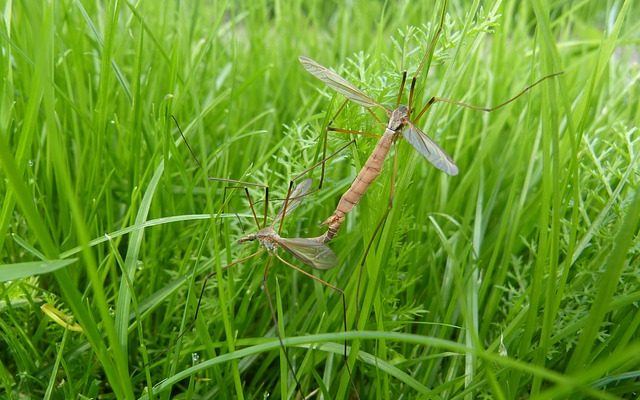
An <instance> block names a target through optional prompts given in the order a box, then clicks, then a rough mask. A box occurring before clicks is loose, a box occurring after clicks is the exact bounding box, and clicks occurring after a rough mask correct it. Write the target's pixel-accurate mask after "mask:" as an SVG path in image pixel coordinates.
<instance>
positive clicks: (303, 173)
mask: <svg viewBox="0 0 640 400" xmlns="http://www.w3.org/2000/svg"><path fill="white" fill-rule="evenodd" d="M355 142H356V141H355V140H351V141H350V142H349V143H347V144H345V145H343V146H342V147H340V148H339V149H338V150H337V151H336V152H335V153H333V154H331V155H330V156H329V157H326V158H323V159H322V160H320V161H318V162H317V163H315V164H313V165H312V166H310V167H309V168H307V169H305V170H304V171H302V172H300V173H299V174H298V175H296V176H294V177H293V178H291V181H292V182H295V181H297V180H298V179H300V178H301V177H302V176H304V175H305V174H306V173H307V172H309V171H311V170H313V169H315V168H316V167H317V166H318V165H322V166H323V167H324V163H325V162H327V161H329V160H330V159H332V158H333V157H335V156H337V155H338V154H339V153H340V152H342V150H344V149H346V148H347V147H349V146H350V145H352V144H354V143H355ZM310 193H313V192H309V194H310Z"/></svg>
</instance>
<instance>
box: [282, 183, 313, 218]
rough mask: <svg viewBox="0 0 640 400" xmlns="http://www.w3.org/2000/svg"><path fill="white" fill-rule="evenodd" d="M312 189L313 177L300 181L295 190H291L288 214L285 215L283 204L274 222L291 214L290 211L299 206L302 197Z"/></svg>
mask: <svg viewBox="0 0 640 400" xmlns="http://www.w3.org/2000/svg"><path fill="white" fill-rule="evenodd" d="M310 190H311V179H305V180H304V181H302V182H300V183H299V184H298V186H296V187H295V188H294V189H293V191H292V192H291V195H289V201H288V202H287V211H286V214H284V215H283V211H284V205H283V206H282V208H281V209H280V211H278V215H276V218H275V219H274V220H273V222H274V224H275V223H276V222H278V221H281V220H282V218H284V217H285V216H287V215H289V213H291V212H292V211H293V210H295V209H296V208H298V206H299V205H300V202H301V201H302V198H303V197H304V196H306V195H307V194H308V193H309V191H310Z"/></svg>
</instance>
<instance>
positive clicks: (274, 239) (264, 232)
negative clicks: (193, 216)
mask: <svg viewBox="0 0 640 400" xmlns="http://www.w3.org/2000/svg"><path fill="white" fill-rule="evenodd" d="M172 118H173V119H174V121H175V123H176V126H177V127H178V131H179V132H180V135H181V136H182V139H183V140H184V143H185V145H186V146H187V148H188V150H189V152H190V153H191V155H192V157H193V158H194V160H195V161H196V164H197V165H198V166H199V167H200V168H202V164H201V163H200V161H199V160H198V158H197V157H196V155H195V153H194V151H193V149H192V148H191V146H190V145H189V143H188V142H187V139H186V137H185V135H184V133H183V132H182V129H180V126H179V124H178V121H177V120H176V119H175V117H173V116H172ZM353 143H354V141H353V140H352V141H350V142H348V143H346V144H345V145H343V146H342V147H340V148H339V149H338V150H337V151H336V152H335V153H333V154H331V155H330V156H328V157H326V158H323V159H322V160H321V161H319V162H317V163H315V164H314V165H312V166H311V167H309V168H307V169H305V170H304V171H302V172H301V173H299V174H298V175H296V176H294V177H293V178H292V179H291V180H290V182H289V188H288V190H287V194H286V197H285V198H284V199H280V200H282V201H283V205H282V207H281V208H280V210H279V211H278V212H277V214H276V216H275V217H274V218H273V220H272V222H271V224H267V215H268V210H269V201H274V200H270V199H269V187H268V186H266V185H263V184H259V183H251V182H244V181H240V180H234V179H226V178H216V177H208V180H210V181H216V182H227V183H230V184H231V185H230V186H226V187H225V195H224V198H225V199H226V190H227V189H244V194H245V196H246V198H247V200H248V203H249V207H250V209H251V214H252V218H253V220H254V222H255V224H256V227H257V231H256V232H254V233H250V234H246V235H244V236H242V237H240V238H239V239H238V241H237V243H238V244H243V243H247V242H253V241H257V242H259V243H260V249H259V250H258V251H256V252H255V253H253V254H251V255H249V256H246V257H243V258H240V259H237V260H235V261H233V262H231V263H229V264H227V265H225V266H224V267H222V269H223V270H226V269H228V268H230V267H233V266H235V265H238V264H241V263H244V262H246V261H249V260H251V259H254V258H256V257H258V256H260V255H263V254H264V253H265V252H266V253H267V254H268V257H267V260H266V262H265V265H264V269H263V277H262V287H263V290H264V293H265V295H266V297H267V301H268V303H269V310H270V313H271V318H272V320H273V323H274V326H275V330H276V333H277V336H278V340H279V342H280V347H281V348H282V351H283V353H284V355H285V359H286V362H287V366H288V368H289V370H290V372H291V374H292V375H293V377H294V380H295V382H296V390H298V391H299V392H300V394H301V395H302V397H303V398H306V396H304V393H302V389H301V388H302V386H301V384H300V381H299V379H298V377H297V375H296V373H295V371H294V369H293V364H292V363H291V360H290V359H289V353H288V351H287V349H286V347H285V346H284V342H283V338H282V332H281V331H280V329H279V326H278V322H277V314H276V309H275V307H274V305H273V301H272V298H271V293H270V291H269V287H268V276H269V275H268V274H269V271H270V267H271V263H272V259H273V257H275V258H277V259H278V260H279V261H280V262H282V263H283V264H285V265H287V266H288V267H290V268H292V269H294V270H296V271H298V272H300V273H301V274H303V275H305V276H307V277H309V278H311V279H313V280H314V281H316V282H318V283H320V284H322V285H324V286H326V287H328V288H330V289H332V290H334V291H336V292H337V293H339V294H340V297H341V302H342V310H343V321H342V324H343V327H344V329H345V331H346V329H347V320H346V309H347V305H346V297H345V293H344V291H343V290H342V289H340V288H339V287H337V286H335V285H332V284H330V283H328V282H326V281H324V280H322V279H320V278H318V277H316V276H315V275H313V274H311V273H309V272H307V271H305V270H304V269H302V268H301V267H299V266H297V265H295V264H293V263H291V262H289V261H287V260H286V259H284V258H283V257H282V256H281V255H280V254H279V252H278V251H279V250H280V249H282V250H284V251H285V252H286V253H288V254H289V255H291V256H293V257H294V258H296V259H297V260H299V261H301V262H302V263H304V264H305V265H307V266H309V267H312V268H314V269H317V270H328V269H331V268H333V267H335V266H337V265H338V258H337V256H336V254H335V253H334V252H333V250H331V249H330V248H329V247H328V246H327V245H326V244H324V242H323V241H321V240H318V238H286V237H282V236H281V235H280V233H281V230H282V227H283V225H284V219H285V218H286V217H288V216H289V215H290V214H291V213H292V212H293V211H294V210H296V209H297V208H298V206H299V205H300V203H301V202H302V199H303V198H305V197H306V196H308V195H310V194H311V193H313V191H312V190H311V187H312V180H311V179H310V178H309V179H305V180H303V181H301V182H300V183H299V184H297V185H295V186H294V182H295V181H298V180H299V179H300V178H301V177H302V176H304V175H305V174H307V173H308V172H309V171H311V170H313V169H314V168H316V167H318V166H319V165H321V164H322V165H324V164H323V163H324V162H326V161H327V160H329V159H331V158H333V157H335V156H336V155H338V154H339V153H340V152H341V151H343V150H344V149H345V148H347V147H348V146H349V145H351V144H353ZM248 187H255V188H262V189H264V217H263V218H259V217H258V215H257V213H256V210H255V207H254V202H253V201H252V199H251V195H250V193H249V189H248ZM276 200H277V199H276ZM223 204H226V201H225V200H223ZM215 275H216V272H215V271H214V272H211V273H209V274H208V275H207V276H206V277H205V279H204V282H203V284H202V288H201V290H200V295H199V297H198V302H197V305H196V312H195V316H194V322H195V320H197V318H198V311H199V309H200V305H201V303H202V298H203V295H204V291H205V288H206V285H207V282H208V280H209V279H211V278H212V277H214V276H215ZM185 332H186V330H184V331H183V332H182V334H184V333H185ZM182 334H180V336H179V337H181V336H182ZM344 357H345V366H346V369H347V372H348V374H349V377H350V380H351V370H350V369H349V366H348V365H347V364H346V360H347V342H346V340H345V342H344ZM356 396H357V392H356ZM357 397H358V398H359V396H357Z"/></svg>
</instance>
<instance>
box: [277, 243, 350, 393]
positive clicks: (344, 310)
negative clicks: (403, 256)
mask: <svg viewBox="0 0 640 400" xmlns="http://www.w3.org/2000/svg"><path fill="white" fill-rule="evenodd" d="M274 254H275V256H276V258H277V259H278V260H280V262H282V263H283V264H285V265H286V266H288V267H289V268H292V269H294V270H295V271H298V272H300V273H301V274H303V275H304V276H307V277H309V278H311V279H313V280H314V281H316V282H318V283H320V284H321V285H324V286H326V287H328V288H329V289H332V290H334V291H336V292H338V293H339V294H340V298H341V300H342V323H343V327H344V331H345V332H346V331H347V298H346V296H345V294H344V290H342V289H340V288H339V287H337V286H335V285H332V284H330V283H329V282H327V281H325V280H323V279H320V278H318V277H317V276H315V275H313V274H310V273H309V272H307V271H305V270H303V269H302V268H300V267H298V266H296V265H295V264H292V263H290V262H289V261H287V260H285V259H284V258H282V257H280V255H279V254H277V253H274ZM348 359H349V357H348V354H347V341H346V339H345V341H344V362H345V367H346V368H347V373H348V374H349V380H350V381H351V382H353V375H352V374H351V368H349V364H348ZM356 394H357V390H356ZM358 398H360V397H359V396H358Z"/></svg>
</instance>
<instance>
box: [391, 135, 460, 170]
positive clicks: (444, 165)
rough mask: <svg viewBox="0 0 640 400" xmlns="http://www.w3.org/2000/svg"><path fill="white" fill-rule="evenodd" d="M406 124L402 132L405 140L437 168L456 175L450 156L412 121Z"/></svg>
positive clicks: (454, 165)
mask: <svg viewBox="0 0 640 400" xmlns="http://www.w3.org/2000/svg"><path fill="white" fill-rule="evenodd" d="M408 125H409V127H408V129H405V130H404V131H403V132H402V135H403V136H404V138H405V139H407V142H409V143H411V145H412V146H413V147H414V148H415V149H416V150H418V152H419V153H420V154H422V155H423V156H424V157H425V158H426V159H427V160H429V162H430V163H431V164H433V165H434V166H435V167H436V168H438V169H439V170H442V171H443V172H445V173H447V174H449V175H451V176H455V175H458V167H457V166H456V164H455V163H454V162H453V160H452V159H451V157H449V155H448V154H447V153H446V152H445V151H444V150H442V149H441V148H440V146H438V145H437V144H436V142H434V141H433V140H431V139H430V138H429V137H428V136H427V135H426V134H425V133H424V132H422V131H421V130H420V129H418V128H417V127H416V126H415V125H413V124H412V123H408Z"/></svg>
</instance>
